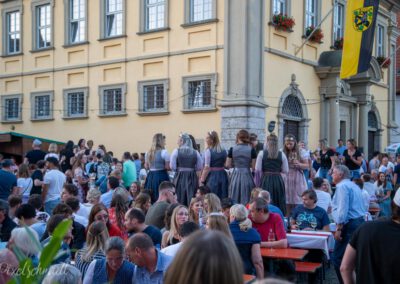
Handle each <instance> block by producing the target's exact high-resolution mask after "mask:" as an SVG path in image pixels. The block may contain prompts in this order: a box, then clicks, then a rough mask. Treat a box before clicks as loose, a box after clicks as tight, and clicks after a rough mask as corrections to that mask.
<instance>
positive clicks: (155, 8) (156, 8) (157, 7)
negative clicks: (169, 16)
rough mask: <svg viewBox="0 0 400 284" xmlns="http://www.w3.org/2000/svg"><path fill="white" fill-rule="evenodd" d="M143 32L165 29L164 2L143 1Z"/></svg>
mask: <svg viewBox="0 0 400 284" xmlns="http://www.w3.org/2000/svg"><path fill="white" fill-rule="evenodd" d="M145 5H146V6H145V30H146V31H149V30H154V29H161V28H164V27H165V12H166V10H165V9H166V0H145Z"/></svg>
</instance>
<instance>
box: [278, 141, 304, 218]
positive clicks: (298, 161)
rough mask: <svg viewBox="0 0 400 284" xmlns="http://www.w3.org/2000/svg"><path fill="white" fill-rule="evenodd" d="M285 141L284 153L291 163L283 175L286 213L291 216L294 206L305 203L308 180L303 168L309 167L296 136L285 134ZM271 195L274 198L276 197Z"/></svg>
mask: <svg viewBox="0 0 400 284" xmlns="http://www.w3.org/2000/svg"><path fill="white" fill-rule="evenodd" d="M284 143H285V144H284V145H283V153H284V154H285V155H286V157H287V159H288V165H289V171H288V172H287V173H286V174H285V175H284V176H283V181H284V183H285V195H286V213H285V215H286V216H289V215H290V213H291V211H292V209H293V208H295V207H296V206H297V205H299V204H302V203H303V200H302V198H301V195H302V194H303V192H304V191H306V190H307V182H306V179H305V177H304V173H303V170H305V169H308V160H307V159H306V158H305V157H302V156H301V154H300V149H299V145H298V143H297V140H296V137H294V136H293V135H292V134H288V135H286V136H285V142H284ZM271 197H272V199H273V200H274V197H273V196H271ZM274 205H277V204H274ZM281 210H282V209H281ZM282 211H283V210H282ZM283 212H285V211H283Z"/></svg>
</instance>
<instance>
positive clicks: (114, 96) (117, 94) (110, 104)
mask: <svg viewBox="0 0 400 284" xmlns="http://www.w3.org/2000/svg"><path fill="white" fill-rule="evenodd" d="M125 93H126V85H112V86H102V87H100V115H104V116H107V115H123V114H125V113H126V109H125Z"/></svg>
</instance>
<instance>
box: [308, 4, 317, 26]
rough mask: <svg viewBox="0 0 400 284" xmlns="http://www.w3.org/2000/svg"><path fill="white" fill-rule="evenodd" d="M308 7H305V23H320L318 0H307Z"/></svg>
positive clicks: (312, 24) (314, 24)
mask: <svg viewBox="0 0 400 284" xmlns="http://www.w3.org/2000/svg"><path fill="white" fill-rule="evenodd" d="M305 1H306V2H305V3H306V9H305V24H306V28H307V27H311V26H313V27H315V26H316V25H317V24H318V22H317V21H318V19H317V16H318V14H317V8H318V7H317V1H318V0H305Z"/></svg>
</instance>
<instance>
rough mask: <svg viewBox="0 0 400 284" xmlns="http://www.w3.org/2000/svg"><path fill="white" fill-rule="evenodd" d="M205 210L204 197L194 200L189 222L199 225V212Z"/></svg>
mask: <svg viewBox="0 0 400 284" xmlns="http://www.w3.org/2000/svg"><path fill="white" fill-rule="evenodd" d="M203 208H204V200H203V198H202V197H200V196H199V197H194V198H192V200H191V201H190V206H189V220H190V221H193V222H195V223H196V224H199V212H200V211H203ZM204 215H205V214H204Z"/></svg>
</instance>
